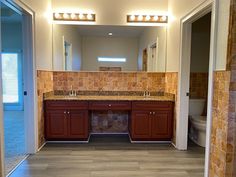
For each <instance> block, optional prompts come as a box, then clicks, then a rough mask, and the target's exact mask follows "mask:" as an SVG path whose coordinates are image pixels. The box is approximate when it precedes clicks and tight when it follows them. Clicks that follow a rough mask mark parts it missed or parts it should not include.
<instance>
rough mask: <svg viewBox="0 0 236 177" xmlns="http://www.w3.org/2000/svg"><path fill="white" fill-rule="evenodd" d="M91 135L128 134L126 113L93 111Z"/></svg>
mask: <svg viewBox="0 0 236 177" xmlns="http://www.w3.org/2000/svg"><path fill="white" fill-rule="evenodd" d="M91 132H92V133H128V113H127V112H125V111H115V112H113V111H94V112H93V114H92V120H91Z"/></svg>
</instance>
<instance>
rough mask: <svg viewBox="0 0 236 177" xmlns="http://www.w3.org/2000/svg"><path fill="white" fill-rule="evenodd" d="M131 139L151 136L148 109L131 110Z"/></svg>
mask: <svg viewBox="0 0 236 177" xmlns="http://www.w3.org/2000/svg"><path fill="white" fill-rule="evenodd" d="M131 120H132V122H131V123H132V126H131V129H132V130H131V131H132V132H131V133H132V139H148V138H150V136H151V127H150V126H151V121H150V112H149V111H133V112H132V118H131Z"/></svg>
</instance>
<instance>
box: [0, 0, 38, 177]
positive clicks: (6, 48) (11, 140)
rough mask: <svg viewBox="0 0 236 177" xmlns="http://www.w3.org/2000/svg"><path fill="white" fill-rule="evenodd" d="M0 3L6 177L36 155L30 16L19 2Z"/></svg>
mask: <svg viewBox="0 0 236 177" xmlns="http://www.w3.org/2000/svg"><path fill="white" fill-rule="evenodd" d="M0 3H1V39H2V40H1V45H0V46H1V48H0V49H1V55H0V59H1V60H0V63H1V67H0V78H1V81H2V82H1V85H2V87H1V88H0V93H1V97H2V99H1V100H0V101H1V105H2V108H3V109H0V112H1V114H3V116H1V117H0V125H1V127H3V128H2V129H0V134H1V135H3V136H1V143H0V146H1V147H0V148H1V155H0V156H1V157H3V158H2V159H1V163H0V164H1V165H2V169H3V173H4V174H3V175H9V174H10V173H11V172H12V171H13V170H15V168H16V167H17V166H18V165H19V164H20V163H21V162H22V161H23V160H24V159H25V158H26V157H27V154H32V153H35V152H36V151H37V138H36V137H37V136H36V135H37V133H36V132H37V127H36V122H37V121H36V114H35V112H36V104H35V103H36V101H35V100H36V92H35V88H36V87H35V85H36V83H35V78H36V77H35V76H36V70H35V66H34V64H35V62H34V45H33V43H34V42H33V41H34V38H33V19H34V15H33V14H34V13H33V12H32V11H31V10H30V9H28V7H25V5H24V4H21V3H20V2H18V3H17V4H16V3H14V2H12V1H5V0H1V1H0Z"/></svg>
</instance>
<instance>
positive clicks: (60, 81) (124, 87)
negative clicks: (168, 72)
mask: <svg viewBox="0 0 236 177" xmlns="http://www.w3.org/2000/svg"><path fill="white" fill-rule="evenodd" d="M53 77H54V90H70V88H71V86H73V89H75V90H78V91H101V90H102V91H144V90H149V91H157V92H164V91H165V73H145V72H127V73H124V72H122V73H121V72H54V74H53Z"/></svg>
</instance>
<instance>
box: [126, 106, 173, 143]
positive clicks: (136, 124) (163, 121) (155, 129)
mask: <svg viewBox="0 0 236 177" xmlns="http://www.w3.org/2000/svg"><path fill="white" fill-rule="evenodd" d="M132 110H133V111H132V114H131V118H130V123H131V126H130V134H131V138H132V140H155V141H158V140H163V141H164V140H171V138H172V132H173V103H172V102H133V104H132Z"/></svg>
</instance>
